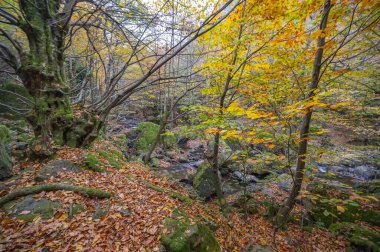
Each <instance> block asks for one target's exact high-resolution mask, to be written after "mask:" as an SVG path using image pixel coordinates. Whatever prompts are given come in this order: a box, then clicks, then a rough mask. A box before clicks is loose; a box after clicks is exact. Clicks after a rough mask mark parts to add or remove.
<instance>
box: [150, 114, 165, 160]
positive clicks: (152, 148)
mask: <svg viewBox="0 0 380 252" xmlns="http://www.w3.org/2000/svg"><path fill="white" fill-rule="evenodd" d="M169 116H170V111H166V112H165V113H164V116H163V117H162V119H161V123H160V128H159V129H158V132H157V135H156V138H155V139H154V142H153V144H152V145H151V146H150V149H149V151H148V153H147V154H146V155H145V156H144V163H145V164H147V163H148V162H149V161H150V158H151V156H152V153H153V151H154V150H155V149H156V147H157V144H158V143H159V142H160V139H161V135H162V133H164V131H165V127H166V124H167V123H168V119H169Z"/></svg>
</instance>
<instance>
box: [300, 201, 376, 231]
mask: <svg viewBox="0 0 380 252" xmlns="http://www.w3.org/2000/svg"><path fill="white" fill-rule="evenodd" d="M301 201H302V204H303V205H304V207H305V208H306V210H307V212H308V215H309V217H310V218H309V219H310V220H311V221H313V222H314V223H318V224H319V225H321V226H324V227H326V228H328V227H329V226H330V225H332V224H334V223H337V222H350V223H354V222H356V221H365V222H368V223H370V224H373V225H376V226H380V213H379V212H377V211H374V210H371V209H366V208H363V207H362V206H361V205H360V204H359V203H358V202H356V201H353V200H342V199H336V198H320V197H314V198H311V199H310V198H306V197H304V198H302V199H301Z"/></svg>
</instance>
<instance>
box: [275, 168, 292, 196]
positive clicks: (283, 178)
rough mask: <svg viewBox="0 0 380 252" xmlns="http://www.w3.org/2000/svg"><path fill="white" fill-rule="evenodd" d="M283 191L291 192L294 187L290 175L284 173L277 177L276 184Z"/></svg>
mask: <svg viewBox="0 0 380 252" xmlns="http://www.w3.org/2000/svg"><path fill="white" fill-rule="evenodd" d="M275 183H276V184H277V185H278V186H279V187H280V188H281V189H282V190H284V191H286V192H290V190H291V189H292V186H293V179H292V177H291V176H290V175H289V174H286V173H283V174H281V175H280V176H278V177H277V179H276V182H275Z"/></svg>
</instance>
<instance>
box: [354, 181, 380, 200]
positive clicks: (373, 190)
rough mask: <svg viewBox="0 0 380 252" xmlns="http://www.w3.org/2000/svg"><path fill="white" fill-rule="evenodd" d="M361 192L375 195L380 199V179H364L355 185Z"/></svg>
mask: <svg viewBox="0 0 380 252" xmlns="http://www.w3.org/2000/svg"><path fill="white" fill-rule="evenodd" d="M355 189H356V190H357V191H358V192H359V193H363V194H370V195H374V196H375V197H376V198H377V199H378V200H380V180H379V179H375V180H370V181H363V182H361V183H359V184H357V185H356V186H355Z"/></svg>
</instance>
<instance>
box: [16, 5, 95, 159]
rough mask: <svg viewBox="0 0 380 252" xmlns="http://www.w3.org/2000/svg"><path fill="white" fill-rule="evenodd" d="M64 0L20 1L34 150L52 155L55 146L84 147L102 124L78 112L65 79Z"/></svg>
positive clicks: (23, 66)
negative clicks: (25, 38)
mask: <svg viewBox="0 0 380 252" xmlns="http://www.w3.org/2000/svg"><path fill="white" fill-rule="evenodd" d="M59 2H60V1H56V0H46V1H39V4H38V5H36V4H35V3H33V1H28V0H20V3H19V4H20V7H21V8H22V11H23V13H24V19H25V22H20V24H19V27H20V28H21V29H22V30H23V31H24V32H25V34H26V35H27V38H28V43H29V51H28V52H21V53H20V67H19V68H18V69H17V73H18V75H19V76H20V78H21V79H22V81H23V83H24V85H25V87H26V88H27V90H28V91H29V93H30V94H31V95H32V96H33V98H34V107H33V109H32V111H31V113H29V115H28V116H27V120H28V121H29V122H30V124H31V125H32V126H33V129H34V134H35V141H34V143H33V151H34V152H35V153H36V154H37V155H42V156H49V155H51V154H52V153H53V152H54V151H53V147H54V146H55V145H69V146H73V147H78V146H82V145H84V144H87V143H89V142H91V141H92V140H93V139H95V137H96V136H95V135H94V130H95V129H96V128H99V126H100V122H99V121H98V118H97V116H95V114H93V113H91V112H88V111H81V112H80V113H79V112H76V113H74V111H73V109H72V104H71V100H70V93H69V88H68V86H67V83H66V76H65V59H64V39H65V35H66V32H67V29H66V28H65V26H66V24H65V23H62V22H61V20H60V18H61V19H63V20H65V19H64V17H61V16H59V15H57V13H58V11H59V6H60V3H59Z"/></svg>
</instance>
